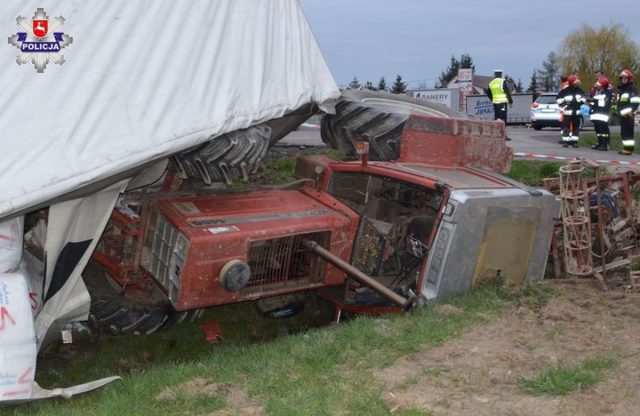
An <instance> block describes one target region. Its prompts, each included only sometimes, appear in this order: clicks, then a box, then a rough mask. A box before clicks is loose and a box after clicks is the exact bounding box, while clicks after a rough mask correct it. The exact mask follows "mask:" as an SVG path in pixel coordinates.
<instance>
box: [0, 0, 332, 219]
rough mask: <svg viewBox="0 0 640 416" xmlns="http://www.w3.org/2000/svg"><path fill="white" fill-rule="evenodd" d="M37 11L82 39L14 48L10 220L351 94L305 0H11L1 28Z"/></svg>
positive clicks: (9, 92) (0, 211) (7, 163)
mask: <svg viewBox="0 0 640 416" xmlns="http://www.w3.org/2000/svg"><path fill="white" fill-rule="evenodd" d="M37 8H43V9H44V11H45V12H46V13H47V15H48V17H49V19H53V18H54V17H57V16H62V17H64V18H65V22H64V27H63V28H62V29H61V31H62V32H63V33H65V34H66V35H69V36H71V37H73V43H72V44H70V45H69V46H67V47H65V48H64V49H62V51H61V54H62V55H63V56H64V59H65V62H64V64H62V65H58V64H55V63H53V62H49V64H48V65H47V67H46V69H45V70H44V72H43V73H37V72H36V70H35V69H34V67H33V65H32V64H30V63H28V64H24V65H18V64H17V63H16V58H17V56H18V55H19V54H20V51H19V49H18V48H16V47H14V46H12V45H8V44H6V43H5V45H4V47H3V48H2V53H0V68H2V75H3V76H2V77H0V91H2V96H1V98H0V148H2V152H0V166H2V169H1V170H0V190H1V191H2V199H0V219H2V218H3V217H6V216H8V215H10V214H11V213H13V212H17V211H24V210H27V209H29V208H31V207H34V206H35V205H44V204H46V203H47V202H49V201H51V200H52V199H54V198H58V197H60V196H61V195H64V194H66V193H68V192H70V191H74V190H76V189H77V188H79V187H81V186H86V185H89V184H92V183H95V182H97V181H99V180H101V179H105V178H110V177H112V176H113V175H115V174H118V173H121V172H129V171H130V170H131V169H134V168H136V167H139V166H140V165H141V164H143V163H148V162H151V161H154V160H159V159H161V158H164V157H166V156H168V155H171V154H174V153H176V152H178V151H181V150H184V149H187V148H190V147H192V146H194V145H197V144H200V143H202V142H204V141H206V140H207V139H208V138H209V137H210V136H212V135H214V136H217V135H220V134H223V133H226V132H230V131H233V130H237V129H241V128H246V127H249V126H251V125H255V124H258V123H260V122H264V121H267V120H271V119H273V118H277V117H280V116H282V115H284V114H285V113H287V112H289V111H292V110H294V109H297V108H299V107H301V106H303V105H304V104H307V103H310V102H315V103H326V102H330V101H331V100H332V99H335V98H337V96H338V95H339V91H338V89H337V86H336V85H335V82H334V80H333V78H332V76H331V74H330V72H329V70H328V68H327V66H326V64H325V62H324V59H323V57H322V54H321V52H320V50H319V48H318V45H317V44H316V41H315V39H314V38H313V35H312V32H311V30H310V28H309V26H308V24H307V22H306V20H305V18H304V15H303V13H302V10H301V8H300V5H299V4H298V2H297V1H296V0H268V1H267V0H190V1H176V0H135V1H131V0H111V1H102V0H85V1H76V0H37V1H36V0H3V1H2V2H0V29H1V32H2V33H4V34H5V36H7V37H8V36H11V35H15V34H16V33H17V32H19V31H24V29H21V28H19V27H18V25H17V24H16V18H17V17H18V15H20V16H22V17H25V18H28V19H31V18H32V17H33V16H34V13H35V11H36V9H37ZM5 39H6V38H5Z"/></svg>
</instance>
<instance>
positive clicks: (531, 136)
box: [278, 125, 640, 166]
mask: <svg viewBox="0 0 640 416" xmlns="http://www.w3.org/2000/svg"><path fill="white" fill-rule="evenodd" d="M611 130H612V133H614V132H615V133H619V131H620V128H619V127H612V128H611ZM585 132H586V133H593V128H587V129H586V130H585ZM507 135H508V136H509V137H510V138H511V139H512V140H511V141H509V142H507V145H508V146H511V147H512V148H513V151H514V153H515V154H516V157H522V156H520V155H519V154H521V153H527V154H528V155H527V156H526V157H528V158H539V159H545V158H548V159H553V158H554V157H555V158H558V159H562V158H564V157H580V158H588V159H593V160H596V161H598V162H600V163H604V164H607V163H612V164H620V163H621V162H622V164H631V165H636V166H640V157H638V155H633V156H625V155H619V154H618V152H616V151H613V150H610V151H608V152H602V151H598V150H592V149H590V148H586V147H580V148H577V149H574V148H572V147H568V148H564V147H562V145H560V144H559V143H558V140H560V129H551V128H548V129H542V130H534V129H532V128H528V127H524V126H515V127H512V126H509V127H507ZM278 144H280V145H288V146H324V143H323V142H322V139H321V138H320V129H319V128H318V127H317V126H315V125H304V126H302V127H301V128H300V129H299V130H296V131H294V132H292V133H290V134H289V135H288V136H286V137H285V138H283V139H282V140H281V141H280V142H279V143H278ZM532 154H533V155H532Z"/></svg>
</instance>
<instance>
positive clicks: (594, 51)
mask: <svg viewBox="0 0 640 416" xmlns="http://www.w3.org/2000/svg"><path fill="white" fill-rule="evenodd" d="M558 60H559V62H560V66H561V69H562V72H563V73H564V74H570V73H575V74H577V75H578V77H579V78H580V79H581V80H582V81H583V83H584V84H585V85H584V89H587V90H588V88H589V86H590V85H591V82H594V81H595V72H596V71H598V70H599V71H602V73H603V74H604V75H605V76H607V77H609V78H610V79H617V75H618V74H619V73H620V72H621V71H622V70H623V69H625V68H627V69H629V70H631V72H633V73H637V72H638V70H640V49H639V48H638V45H637V44H636V43H635V42H634V41H633V40H632V39H631V37H630V35H629V31H628V30H627V28H626V27H625V26H623V25H621V24H612V25H610V26H603V27H600V28H593V27H591V26H589V25H586V24H583V25H582V26H581V27H580V28H578V29H577V30H575V31H573V32H571V33H569V34H568V35H567V37H565V39H564V41H563V42H562V44H561V46H560V52H559V54H558Z"/></svg>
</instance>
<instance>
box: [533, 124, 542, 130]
mask: <svg viewBox="0 0 640 416" xmlns="http://www.w3.org/2000/svg"><path fill="white" fill-rule="evenodd" d="M533 129H534V130H542V126H540V125H538V124H534V125H533Z"/></svg>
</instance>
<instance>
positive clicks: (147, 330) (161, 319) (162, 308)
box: [82, 262, 204, 335]
mask: <svg viewBox="0 0 640 416" xmlns="http://www.w3.org/2000/svg"><path fill="white" fill-rule="evenodd" d="M82 277H83V279H84V282H85V284H86V286H87V289H88V290H89V294H90V295H91V308H90V311H89V325H90V326H91V327H92V328H93V329H94V330H96V331H98V332H103V333H109V334H111V335H127V334H144V335H148V334H152V333H154V332H157V331H160V330H164V329H167V328H169V327H171V326H173V325H176V324H179V323H181V322H189V321H195V320H197V319H198V318H200V316H201V315H202V313H203V311H204V309H196V310H191V311H183V312H178V311H176V310H175V309H173V307H172V306H171V304H170V303H169V301H168V300H160V301H149V302H141V301H139V300H134V299H131V298H129V297H127V296H126V295H122V294H121V293H120V292H119V290H118V288H117V287H116V286H115V283H114V282H113V280H112V279H111V278H110V277H109V276H108V275H107V273H106V272H105V271H104V270H103V269H102V268H101V267H100V266H99V265H97V264H96V263H93V262H91V263H89V265H88V266H87V268H86V269H85V272H84V273H83V275H82Z"/></svg>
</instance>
